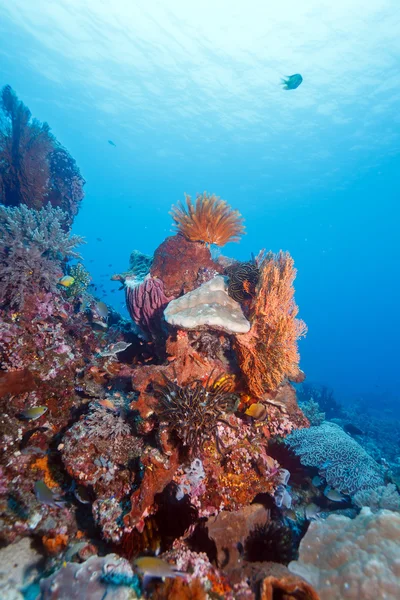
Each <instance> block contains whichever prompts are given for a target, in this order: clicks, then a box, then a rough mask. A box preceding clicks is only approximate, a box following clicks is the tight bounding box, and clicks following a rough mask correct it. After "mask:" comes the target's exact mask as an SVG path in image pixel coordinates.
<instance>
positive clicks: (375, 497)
mask: <svg viewBox="0 0 400 600" xmlns="http://www.w3.org/2000/svg"><path fill="white" fill-rule="evenodd" d="M353 502H354V504H356V505H357V506H359V507H360V508H362V507H363V506H368V508H370V509H371V511H372V512H377V511H378V510H380V509H381V508H384V509H386V510H393V511H397V512H400V494H399V493H398V491H397V488H396V486H395V485H394V484H393V483H389V484H388V485H380V486H378V487H377V488H372V489H371V488H368V489H366V490H360V491H359V492H357V493H356V494H354V496H353Z"/></svg>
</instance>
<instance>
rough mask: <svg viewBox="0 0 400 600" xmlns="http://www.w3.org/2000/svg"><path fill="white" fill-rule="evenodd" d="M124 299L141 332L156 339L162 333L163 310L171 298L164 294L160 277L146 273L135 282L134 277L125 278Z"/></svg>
mask: <svg viewBox="0 0 400 600" xmlns="http://www.w3.org/2000/svg"><path fill="white" fill-rule="evenodd" d="M125 299H126V305H127V308H128V311H129V314H130V316H131V318H132V321H134V323H136V325H137V326H138V327H139V328H140V329H141V331H142V332H144V333H145V334H148V335H149V336H151V337H153V338H154V339H156V340H157V338H158V337H159V336H160V335H162V327H161V318H162V314H163V310H164V308H165V307H166V306H167V304H168V302H170V301H171V300H172V298H168V297H167V296H166V295H165V293H164V284H163V282H162V281H161V279H157V278H156V277H150V276H149V275H147V276H146V277H145V278H144V279H143V281H141V282H140V283H136V280H135V279H131V278H126V279H125Z"/></svg>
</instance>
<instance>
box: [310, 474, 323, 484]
mask: <svg viewBox="0 0 400 600" xmlns="http://www.w3.org/2000/svg"><path fill="white" fill-rule="evenodd" d="M322 482H323V479H322V477H320V476H319V475H315V477H313V478H312V480H311V483H312V484H313V485H315V487H319V486H320V485H322Z"/></svg>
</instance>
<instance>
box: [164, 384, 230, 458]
mask: <svg viewBox="0 0 400 600" xmlns="http://www.w3.org/2000/svg"><path fill="white" fill-rule="evenodd" d="M164 381H165V383H164V385H158V384H157V385H155V386H154V387H155V391H156V393H157V395H158V398H159V403H160V410H159V411H158V415H159V418H160V421H161V422H166V424H167V427H168V429H169V430H170V431H171V432H173V433H175V434H176V436H177V437H178V439H179V440H180V441H181V442H182V443H183V445H184V446H185V447H186V449H187V450H188V452H189V454H190V455H193V456H195V455H196V454H198V453H199V451H200V449H201V446H202V444H203V442H204V441H205V440H207V439H210V438H211V437H212V436H215V435H216V433H217V427H218V424H219V423H221V422H226V421H225V419H224V415H225V414H226V413H229V412H233V411H234V409H235V405H236V403H237V401H238V398H237V396H236V395H235V394H233V393H232V392H231V382H230V380H229V378H228V379H226V380H222V379H219V380H218V381H216V382H214V383H211V379H210V378H209V380H208V381H207V383H206V384H205V385H203V384H202V383H201V381H194V382H192V383H191V384H189V385H185V386H183V387H181V386H180V385H178V384H177V383H175V382H174V381H171V380H170V379H168V378H166V377H164Z"/></svg>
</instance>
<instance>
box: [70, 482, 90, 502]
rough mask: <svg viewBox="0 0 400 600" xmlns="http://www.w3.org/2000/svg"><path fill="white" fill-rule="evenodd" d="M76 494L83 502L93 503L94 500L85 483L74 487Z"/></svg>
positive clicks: (79, 500)
mask: <svg viewBox="0 0 400 600" xmlns="http://www.w3.org/2000/svg"><path fill="white" fill-rule="evenodd" d="M74 496H75V498H76V499H77V500H78V502H80V503H81V504H91V503H92V501H91V499H90V496H89V494H88V491H87V489H86V488H85V486H84V485H77V486H76V487H75V489H74Z"/></svg>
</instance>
